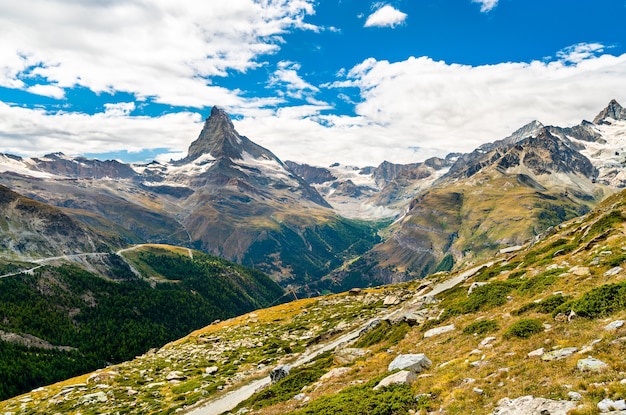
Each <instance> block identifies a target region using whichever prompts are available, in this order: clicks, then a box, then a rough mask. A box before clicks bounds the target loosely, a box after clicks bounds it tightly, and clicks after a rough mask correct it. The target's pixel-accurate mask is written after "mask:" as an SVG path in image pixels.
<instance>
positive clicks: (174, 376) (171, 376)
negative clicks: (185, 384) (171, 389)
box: [165, 370, 185, 381]
mask: <svg viewBox="0 0 626 415" xmlns="http://www.w3.org/2000/svg"><path fill="white" fill-rule="evenodd" d="M165 379H166V380H168V381H172V380H183V379H185V375H183V372H179V371H177V370H175V371H173V372H170V373H168V374H167V376H166V377H165Z"/></svg>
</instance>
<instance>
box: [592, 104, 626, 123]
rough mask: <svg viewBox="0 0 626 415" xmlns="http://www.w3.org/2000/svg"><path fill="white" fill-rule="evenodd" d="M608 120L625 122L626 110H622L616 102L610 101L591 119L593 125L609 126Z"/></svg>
mask: <svg viewBox="0 0 626 415" xmlns="http://www.w3.org/2000/svg"><path fill="white" fill-rule="evenodd" d="M609 119H613V120H626V108H623V107H622V106H621V105H620V104H619V103H618V102H617V101H616V100H614V99H612V100H611V102H609V105H607V106H606V108H604V109H603V110H602V111H600V113H599V114H598V115H596V117H595V118H594V119H593V123H594V124H609V123H610V121H609Z"/></svg>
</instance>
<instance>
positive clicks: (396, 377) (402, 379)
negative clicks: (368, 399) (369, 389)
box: [374, 370, 417, 390]
mask: <svg viewBox="0 0 626 415" xmlns="http://www.w3.org/2000/svg"><path fill="white" fill-rule="evenodd" d="M416 380H417V376H416V375H415V373H413V372H411V371H409V370H402V371H400V372H397V373H394V374H393V375H389V376H387V377H386V378H384V379H383V380H381V381H380V382H378V385H376V386H374V390H379V389H380V388H383V387H385V386H389V385H396V384H407V385H410V384H411V383H413V382H415V381H416Z"/></svg>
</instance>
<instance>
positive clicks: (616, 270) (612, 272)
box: [604, 267, 623, 277]
mask: <svg viewBox="0 0 626 415" xmlns="http://www.w3.org/2000/svg"><path fill="white" fill-rule="evenodd" d="M622 270H623V268H622V267H614V268H611V269H610V270H608V271H607V272H605V273H604V276H605V277H610V276H612V275H617V274H619V273H620V272H622Z"/></svg>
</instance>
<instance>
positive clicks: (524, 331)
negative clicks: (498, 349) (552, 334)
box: [504, 318, 543, 339]
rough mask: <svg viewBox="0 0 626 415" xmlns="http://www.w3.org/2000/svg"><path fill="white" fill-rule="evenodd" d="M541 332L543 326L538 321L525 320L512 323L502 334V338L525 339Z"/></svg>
mask: <svg viewBox="0 0 626 415" xmlns="http://www.w3.org/2000/svg"><path fill="white" fill-rule="evenodd" d="M542 331H543V324H542V323H541V322H540V321H538V320H534V319H531V318H527V319H523V320H519V321H517V322H515V323H513V324H512V325H511V326H510V327H509V328H508V329H507V331H506V332H505V333H504V337H506V338H511V337H519V338H521V339H527V338H529V337H530V336H532V335H533V334H536V333H541V332H542Z"/></svg>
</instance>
